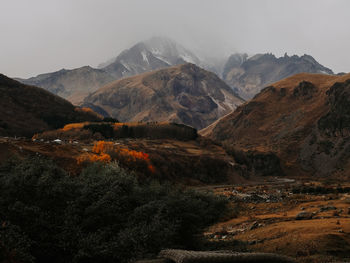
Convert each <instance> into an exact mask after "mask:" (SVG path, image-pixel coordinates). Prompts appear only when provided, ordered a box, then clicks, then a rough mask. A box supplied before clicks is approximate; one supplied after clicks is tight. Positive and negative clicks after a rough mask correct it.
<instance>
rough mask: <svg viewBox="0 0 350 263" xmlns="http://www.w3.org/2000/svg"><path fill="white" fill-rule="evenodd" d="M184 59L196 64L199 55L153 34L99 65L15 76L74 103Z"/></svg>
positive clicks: (181, 61)
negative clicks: (29, 75) (104, 88)
mask: <svg viewBox="0 0 350 263" xmlns="http://www.w3.org/2000/svg"><path fill="white" fill-rule="evenodd" d="M186 62H191V63H196V64H199V59H198V58H197V57H196V56H195V55H194V54H193V53H192V52H190V51H188V50H187V49H185V48H184V47H182V46H181V45H180V44H178V43H176V42H175V41H173V40H171V39H168V38H165V37H153V38H151V39H149V40H146V41H143V42H139V43H137V44H136V45H134V46H133V47H131V48H130V49H126V50H124V51H123V52H121V53H120V55H119V56H117V57H116V58H115V59H112V60H111V61H109V62H107V63H104V64H102V67H100V68H99V69H95V68H92V67H90V66H85V67H81V68H77V69H72V70H66V69H62V70H59V71H56V72H52V73H46V74H41V75H38V76H36V77H32V78H29V79H17V80H18V81H20V82H22V83H24V84H28V85H35V86H38V87H41V88H44V89H46V90H48V91H50V92H52V93H54V94H56V95H59V96H61V97H63V98H66V99H67V100H69V101H71V102H72V103H74V104H80V103H81V102H82V101H83V99H84V98H85V97H86V96H87V95H88V94H89V93H92V92H94V91H96V90H97V89H99V88H100V87H102V86H104V85H105V84H107V83H109V82H111V81H113V80H117V79H120V78H123V77H127V76H133V75H137V74H140V73H143V72H148V71H152V70H155V69H160V68H166V67H170V66H173V65H178V64H183V63H186Z"/></svg>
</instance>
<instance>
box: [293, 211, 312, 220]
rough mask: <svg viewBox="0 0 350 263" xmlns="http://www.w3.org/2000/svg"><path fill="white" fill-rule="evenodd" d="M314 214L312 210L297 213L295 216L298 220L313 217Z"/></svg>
mask: <svg viewBox="0 0 350 263" xmlns="http://www.w3.org/2000/svg"><path fill="white" fill-rule="evenodd" d="M312 216H313V214H312V213H310V212H306V211H303V212H300V213H299V214H297V216H296V217H295V219H296V220H307V219H311V218H312Z"/></svg>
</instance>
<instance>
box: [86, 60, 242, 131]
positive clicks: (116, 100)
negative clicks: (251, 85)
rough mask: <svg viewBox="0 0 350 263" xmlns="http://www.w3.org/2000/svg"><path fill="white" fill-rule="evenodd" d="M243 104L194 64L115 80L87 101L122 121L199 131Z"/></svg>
mask: <svg viewBox="0 0 350 263" xmlns="http://www.w3.org/2000/svg"><path fill="white" fill-rule="evenodd" d="M242 102H243V100H242V99H241V98H239V97H237V96H236V95H235V94H234V92H233V91H232V89H231V88H230V87H229V86H228V85H226V84H225V83H224V82H223V81H222V80H221V79H219V77H217V76H216V75H215V74H214V73H211V72H208V71H206V70H203V69H201V68H199V67H197V66H196V65H194V64H190V63H188V64H184V65H178V66H174V67H170V68H166V69H161V70H157V71H153V72H149V73H144V74H141V75H137V76H134V77H129V78H123V79H121V80H117V81H114V82H112V83H110V84H107V85H106V86H105V87H103V88H101V89H99V90H98V91H96V92H95V93H93V94H91V95H90V96H88V97H87V98H86V99H85V100H84V103H85V104H90V105H91V104H93V105H95V106H98V107H100V108H102V109H103V110H105V111H106V112H107V113H108V114H109V115H111V116H112V117H114V118H117V119H118V120H119V121H122V122H138V121H143V122H152V121H158V122H162V121H170V122H177V123H183V124H187V125H191V126H193V127H195V128H197V129H201V128H204V127H206V126H208V125H209V124H210V123H212V122H213V121H215V120H217V119H218V118H219V117H221V116H223V115H225V114H228V113H229V112H231V111H232V110H233V109H235V108H236V106H238V105H240V104H241V103H242Z"/></svg>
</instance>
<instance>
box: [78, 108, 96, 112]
mask: <svg viewBox="0 0 350 263" xmlns="http://www.w3.org/2000/svg"><path fill="white" fill-rule="evenodd" d="M78 109H79V110H81V111H82V112H89V113H95V112H94V111H93V110H92V109H90V108H87V107H82V108H78Z"/></svg>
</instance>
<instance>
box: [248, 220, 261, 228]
mask: <svg viewBox="0 0 350 263" xmlns="http://www.w3.org/2000/svg"><path fill="white" fill-rule="evenodd" d="M258 227H259V224H258V222H257V221H255V222H254V223H253V224H252V225H251V227H250V228H249V230H253V229H255V228H258Z"/></svg>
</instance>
